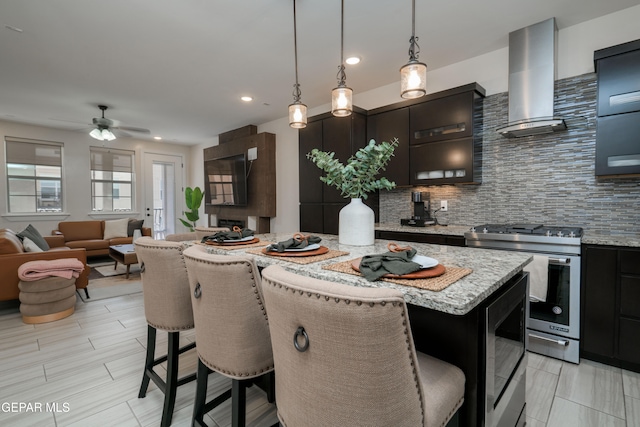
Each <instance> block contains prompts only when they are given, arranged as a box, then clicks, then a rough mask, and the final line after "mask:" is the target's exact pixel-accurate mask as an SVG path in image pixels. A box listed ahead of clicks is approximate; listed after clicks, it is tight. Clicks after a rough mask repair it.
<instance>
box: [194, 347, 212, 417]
mask: <svg viewBox="0 0 640 427" xmlns="http://www.w3.org/2000/svg"><path fill="white" fill-rule="evenodd" d="M208 377H209V368H208V367H207V366H206V365H205V364H204V363H202V361H201V360H200V358H198V379H197V382H196V398H195V401H194V403H193V425H194V426H204V425H205V423H204V414H205V410H204V407H205V402H206V399H207V382H208Z"/></svg>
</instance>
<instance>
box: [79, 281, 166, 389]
mask: <svg viewBox="0 0 640 427" xmlns="http://www.w3.org/2000/svg"><path fill="white" fill-rule="evenodd" d="M85 290H86V289H85ZM155 353H156V328H154V327H153V326H151V325H147V357H146V359H145V361H144V372H143V373H142V384H141V385H140V392H139V393H138V398H143V397H145V396H146V395H147V389H148V388H149V380H150V379H151V377H150V376H149V374H148V371H150V370H152V369H153V360H154V355H155Z"/></svg>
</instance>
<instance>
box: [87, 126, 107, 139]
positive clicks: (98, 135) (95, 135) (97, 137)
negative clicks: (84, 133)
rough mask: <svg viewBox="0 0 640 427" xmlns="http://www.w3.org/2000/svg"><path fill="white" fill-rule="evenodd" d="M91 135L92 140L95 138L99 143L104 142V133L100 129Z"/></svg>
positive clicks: (96, 129)
mask: <svg viewBox="0 0 640 427" xmlns="http://www.w3.org/2000/svg"><path fill="white" fill-rule="evenodd" d="M89 135H90V136H91V137H92V138H95V139H97V140H99V141H102V140H103V139H104V138H103V137H102V131H101V130H100V129H98V128H95V129H94V130H92V131H91V132H89Z"/></svg>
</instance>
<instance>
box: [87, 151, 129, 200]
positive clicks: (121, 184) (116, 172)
mask: <svg viewBox="0 0 640 427" xmlns="http://www.w3.org/2000/svg"><path fill="white" fill-rule="evenodd" d="M133 156H134V152H133V151H125V150H114V149H106V148H97V147H91V210H92V211H94V212H129V211H132V210H133V176H134V171H133Z"/></svg>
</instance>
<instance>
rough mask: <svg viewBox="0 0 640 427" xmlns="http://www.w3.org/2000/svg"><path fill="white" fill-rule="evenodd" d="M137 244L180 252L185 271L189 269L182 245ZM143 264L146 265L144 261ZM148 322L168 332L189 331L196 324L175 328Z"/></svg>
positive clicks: (146, 247)
mask: <svg viewBox="0 0 640 427" xmlns="http://www.w3.org/2000/svg"><path fill="white" fill-rule="evenodd" d="M154 242H156V241H155V240H154ZM136 244H137V245H138V246H142V247H144V248H145V249H149V250H159V251H164V250H171V251H176V252H178V253H179V254H180V258H182V261H183V262H182V265H184V270H185V272H186V271H187V266H186V264H185V263H184V255H183V253H182V251H183V250H184V247H182V246H179V247H178V246H156V245H145V244H144V243H140V242H138V243H136ZM142 265H143V266H144V262H143V263H142ZM141 274H144V270H143V271H141ZM143 292H144V290H143ZM147 324H149V325H151V326H153V327H154V328H156V329H160V330H161V331H168V332H178V331H188V330H190V329H193V328H194V327H195V324H191V325H187V326H184V327H182V328H175V327H172V328H169V327H167V326H165V325H160V324H154V323H150V322H149V321H148V320H147Z"/></svg>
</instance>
